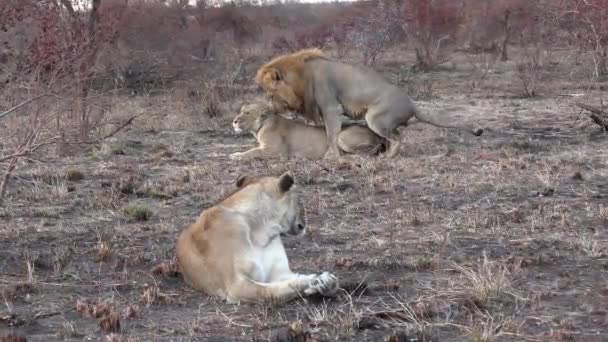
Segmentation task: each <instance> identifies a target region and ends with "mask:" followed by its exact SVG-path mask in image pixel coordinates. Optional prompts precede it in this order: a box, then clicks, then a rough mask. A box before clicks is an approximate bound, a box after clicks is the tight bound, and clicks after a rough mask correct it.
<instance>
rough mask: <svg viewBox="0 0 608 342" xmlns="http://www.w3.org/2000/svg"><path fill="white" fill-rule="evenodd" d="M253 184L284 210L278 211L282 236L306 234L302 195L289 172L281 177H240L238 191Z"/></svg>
mask: <svg viewBox="0 0 608 342" xmlns="http://www.w3.org/2000/svg"><path fill="white" fill-rule="evenodd" d="M251 184H259V185H260V186H261V188H262V189H263V192H264V193H266V194H267V195H269V196H271V197H272V198H274V199H275V200H276V201H277V204H279V207H280V208H282V210H277V213H279V215H281V217H280V220H281V228H282V230H281V234H290V235H303V234H304V233H305V232H306V211H305V210H304V205H303V203H302V195H301V193H300V191H299V189H298V188H297V186H295V180H294V178H293V176H292V175H291V174H290V173H289V172H286V173H284V174H282V175H281V176H280V177H272V176H266V177H259V176H249V175H240V176H239V177H238V178H237V181H236V186H237V188H238V189H242V188H244V187H247V186H248V185H251Z"/></svg>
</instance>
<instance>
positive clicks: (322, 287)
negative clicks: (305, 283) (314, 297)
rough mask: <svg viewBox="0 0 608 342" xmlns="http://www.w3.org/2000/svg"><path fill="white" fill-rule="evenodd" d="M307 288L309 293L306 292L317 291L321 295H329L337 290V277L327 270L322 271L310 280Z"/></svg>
mask: <svg viewBox="0 0 608 342" xmlns="http://www.w3.org/2000/svg"><path fill="white" fill-rule="evenodd" d="M308 290H310V292H311V293H307V294H313V293H319V294H320V295H322V296H327V297H331V296H333V295H335V294H336V292H337V291H338V278H337V277H336V276H335V275H333V274H331V273H329V272H323V273H321V274H320V275H318V276H317V277H315V278H314V279H313V280H312V281H311V284H310V288H309V289H308ZM305 293H306V292H305Z"/></svg>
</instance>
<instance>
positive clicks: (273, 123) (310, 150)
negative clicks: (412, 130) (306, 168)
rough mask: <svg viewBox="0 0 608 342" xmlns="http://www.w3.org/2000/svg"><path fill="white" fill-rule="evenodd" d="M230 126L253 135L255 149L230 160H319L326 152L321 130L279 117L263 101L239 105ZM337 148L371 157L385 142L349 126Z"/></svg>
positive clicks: (353, 126)
mask: <svg viewBox="0 0 608 342" xmlns="http://www.w3.org/2000/svg"><path fill="white" fill-rule="evenodd" d="M352 123H353V122H351V124H352ZM232 126H233V127H234V130H235V131H236V132H237V133H239V132H242V131H246V132H250V133H251V134H253V135H254V136H255V137H256V139H257V141H258V144H259V146H258V147H255V148H252V149H251V150H249V151H246V152H237V153H233V154H231V155H230V158H231V159H248V158H253V157H266V156H271V155H279V156H281V157H285V158H290V157H292V156H293V157H299V158H307V159H321V158H323V156H324V155H325V153H326V152H327V148H328V144H327V134H326V133H325V129H324V128H323V127H319V126H311V125H307V124H305V123H303V122H299V121H295V120H289V119H286V118H284V117H281V116H280V115H279V114H278V113H277V112H276V111H275V110H274V108H273V106H272V104H271V103H270V102H267V101H261V100H258V101H256V102H254V103H251V104H246V105H243V106H242V107H241V110H240V112H239V115H237V116H236V117H235V118H234V120H233V122H232ZM338 147H339V148H340V149H341V150H342V151H343V152H345V153H360V154H370V155H375V154H378V153H379V152H383V151H385V150H386V141H385V140H384V139H382V138H381V137H380V136H378V135H376V134H375V133H374V132H372V131H371V130H370V129H369V128H367V127H365V126H361V125H356V124H353V125H351V126H347V127H345V128H344V129H342V130H341V131H340V132H339V134H338Z"/></svg>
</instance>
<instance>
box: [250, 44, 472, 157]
mask: <svg viewBox="0 0 608 342" xmlns="http://www.w3.org/2000/svg"><path fill="white" fill-rule="evenodd" d="M255 80H256V83H257V84H258V85H259V86H260V87H262V88H263V89H264V91H265V92H266V94H267V96H268V97H269V98H270V99H271V101H272V103H273V106H274V107H275V108H276V109H277V110H281V111H286V110H292V111H296V112H298V113H300V114H301V115H303V116H305V117H307V118H309V119H311V120H313V121H314V122H319V121H320V118H322V119H323V121H324V123H325V131H326V135H327V138H328V142H329V148H328V152H327V153H326V157H332V158H333V157H336V156H338V155H340V154H341V153H340V150H339V148H338V138H337V137H338V133H339V131H340V127H341V124H340V121H341V120H342V119H341V118H342V117H343V116H345V115H346V116H348V117H351V118H355V119H356V118H360V117H364V118H365V121H366V122H367V126H368V127H369V128H370V129H371V130H372V131H374V133H376V134H378V135H379V136H381V137H383V138H386V139H388V140H389V141H390V149H389V152H388V153H387V156H388V157H393V156H395V155H396V153H397V151H398V148H399V145H400V142H399V132H398V131H397V128H398V127H400V126H407V123H408V121H409V119H410V118H412V117H416V118H417V119H418V121H421V122H425V123H428V124H431V125H434V126H437V127H445V128H458V129H462V130H465V131H467V132H469V133H472V134H474V135H476V136H479V135H481V134H482V133H483V130H482V129H478V128H475V127H473V126H470V125H465V124H448V123H443V122H440V121H439V120H438V119H436V118H433V117H432V116H429V115H427V114H425V113H422V112H420V111H419V110H418V109H417V108H416V106H415V105H414V104H413V102H412V101H411V100H410V99H409V97H407V95H406V94H405V93H404V92H403V90H402V89H401V88H400V87H398V86H396V85H394V84H391V83H390V82H388V81H387V80H386V79H385V78H384V77H383V76H381V75H380V74H379V73H377V72H375V71H374V70H372V69H369V68H367V67H361V66H355V65H351V64H348V63H343V62H340V61H336V60H333V59H330V58H328V57H327V56H325V55H323V53H322V51H321V50H319V49H309V50H302V51H298V52H295V53H292V54H288V55H283V56H278V57H276V58H274V59H272V60H271V61H270V62H268V63H266V64H264V65H263V66H261V67H260V68H259V69H258V71H257V73H256V78H255Z"/></svg>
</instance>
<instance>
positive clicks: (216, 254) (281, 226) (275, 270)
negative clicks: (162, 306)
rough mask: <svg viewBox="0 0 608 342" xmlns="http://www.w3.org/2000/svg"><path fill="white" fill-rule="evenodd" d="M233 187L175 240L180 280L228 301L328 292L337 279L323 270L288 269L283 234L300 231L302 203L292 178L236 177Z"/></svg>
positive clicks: (281, 299) (280, 298)
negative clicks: (234, 186)
mask: <svg viewBox="0 0 608 342" xmlns="http://www.w3.org/2000/svg"><path fill="white" fill-rule="evenodd" d="M236 186H237V189H236V190H235V191H234V192H233V193H231V194H229V195H228V196H227V197H226V199H224V200H222V201H220V202H219V203H217V204H216V205H214V206H212V207H211V208H208V209H207V210H205V211H203V213H202V214H201V215H200V216H199V217H198V219H197V220H196V222H195V223H194V224H192V225H191V226H189V227H188V228H187V229H186V230H184V231H183V232H182V233H181V235H180V237H179V239H178V240H177V246H176V254H177V259H178V261H179V267H180V271H181V273H182V275H183V277H184V280H185V281H186V282H187V283H188V284H190V285H191V286H192V287H194V288H196V289H199V290H202V291H204V292H206V293H208V294H210V295H214V296H219V297H221V298H224V299H225V300H226V301H228V302H229V303H236V302H239V301H246V302H257V301H266V300H273V301H279V302H284V301H288V300H291V299H294V298H296V297H298V296H299V295H311V294H315V293H319V294H321V295H325V296H331V295H333V294H335V293H336V291H337V289H338V280H337V278H336V277H335V276H334V275H332V274H330V273H327V272H324V273H321V274H297V273H293V272H292V271H291V270H290V268H289V263H288V260H287V255H286V254H285V249H284V248H283V243H282V241H281V235H284V234H291V235H303V234H304V232H305V230H306V226H305V225H306V220H305V214H304V207H303V206H302V203H301V200H300V193H299V190H298V188H297V186H296V185H294V179H293V177H292V176H291V175H290V174H289V173H284V174H283V175H281V176H280V177H270V176H266V177H255V176H240V177H238V179H237V181H236Z"/></svg>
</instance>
